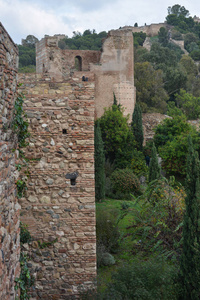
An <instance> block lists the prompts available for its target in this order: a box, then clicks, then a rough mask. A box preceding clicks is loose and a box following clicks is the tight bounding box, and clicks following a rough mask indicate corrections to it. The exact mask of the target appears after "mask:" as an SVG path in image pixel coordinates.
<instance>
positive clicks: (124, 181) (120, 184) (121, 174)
mask: <svg viewBox="0 0 200 300" xmlns="http://www.w3.org/2000/svg"><path fill="white" fill-rule="evenodd" d="M111 182H112V184H113V191H114V193H116V194H117V193H122V194H127V193H129V194H130V193H133V194H134V195H137V194H139V193H140V182H139V180H138V178H137V176H136V175H135V174H134V173H133V171H132V170H130V169H121V170H120V169H119V170H115V171H114V172H113V173H112V175H111Z"/></svg>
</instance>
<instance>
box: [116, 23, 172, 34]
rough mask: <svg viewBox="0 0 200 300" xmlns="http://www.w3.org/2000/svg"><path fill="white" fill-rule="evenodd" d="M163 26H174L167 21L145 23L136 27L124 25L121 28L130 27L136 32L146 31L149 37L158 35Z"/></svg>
mask: <svg viewBox="0 0 200 300" xmlns="http://www.w3.org/2000/svg"><path fill="white" fill-rule="evenodd" d="M161 27H165V28H167V29H169V28H171V27H172V26H170V25H168V24H167V23H166V22H165V23H158V24H150V25H144V26H139V27H134V26H124V27H122V28H121V29H120V30H125V29H129V30H131V31H132V32H133V33H134V32H140V31H142V32H144V33H146V35H147V36H148V37H152V36H156V35H158V32H159V30H160V28H161Z"/></svg>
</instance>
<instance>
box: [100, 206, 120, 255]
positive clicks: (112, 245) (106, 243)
mask: <svg viewBox="0 0 200 300" xmlns="http://www.w3.org/2000/svg"><path fill="white" fill-rule="evenodd" d="M96 235H97V254H98V252H99V257H100V255H101V254H102V253H105V252H111V253H113V252H115V251H116V249H117V247H118V240H119V237H120V232H119V229H118V226H117V223H116V215H115V213H113V212H112V214H111V213H108V212H106V211H99V212H97V215H96ZM97 256H98V255H97Z"/></svg>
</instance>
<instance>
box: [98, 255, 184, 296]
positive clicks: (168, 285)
mask: <svg viewBox="0 0 200 300" xmlns="http://www.w3.org/2000/svg"><path fill="white" fill-rule="evenodd" d="M176 276H177V270H176V268H175V267H173V266H170V265H168V264H167V263H166V262H164V261H163V260H162V259H159V258H158V257H157V258H155V259H150V260H149V261H144V262H141V261H139V260H135V261H134V262H133V263H132V264H131V265H125V266H123V267H121V268H120V269H118V271H117V273H115V274H113V276H112V282H111V283H109V284H108V286H107V291H106V293H105V295H104V296H103V298H102V299H112V300H124V299H127V300H131V299H134V300H135V299H140V300H143V299H144V300H155V299H162V300H167V299H170V300H172V299H177V292H178V291H177V286H176V284H175V283H174V282H175V280H176Z"/></svg>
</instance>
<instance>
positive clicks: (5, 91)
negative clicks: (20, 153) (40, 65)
mask: <svg viewBox="0 0 200 300" xmlns="http://www.w3.org/2000/svg"><path fill="white" fill-rule="evenodd" d="M17 63H18V50H17V47H16V46H15V44H14V43H13V41H12V40H11V38H10V36H9V35H8V33H7V32H6V30H5V28H4V27H3V25H2V24H1V23H0V299H1V300H11V299H12V300H14V299H15V296H16V292H15V290H14V286H15V282H14V280H15V278H16V277H18V276H19V273H20V265H19V255H20V242H19V209H20V206H19V204H18V203H17V199H16V190H15V180H16V178H15V153H14V152H13V149H15V148H16V138H15V136H14V134H13V131H12V117H13V107H14V102H15V99H16V77H17Z"/></svg>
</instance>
